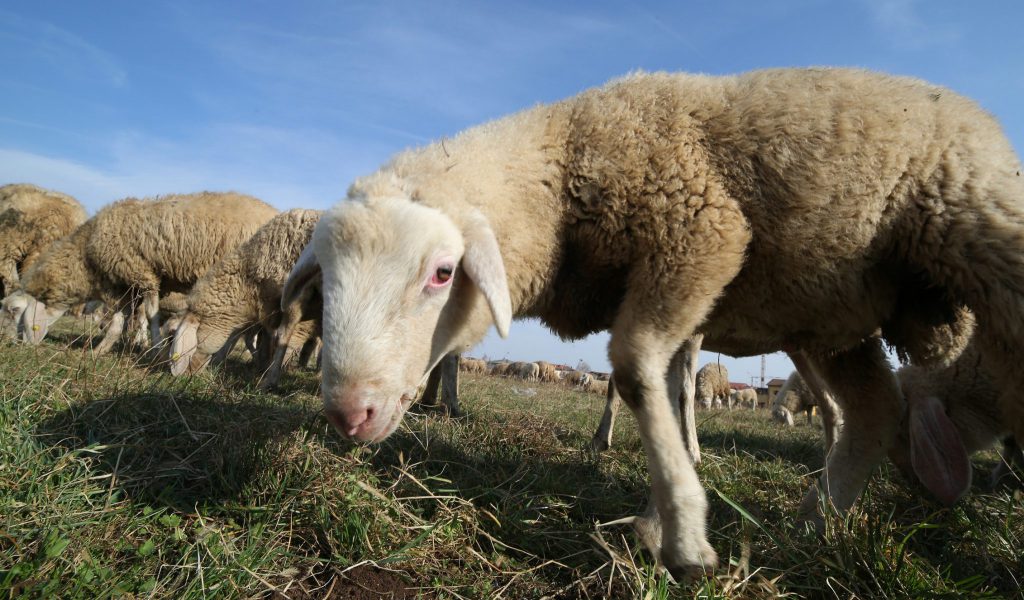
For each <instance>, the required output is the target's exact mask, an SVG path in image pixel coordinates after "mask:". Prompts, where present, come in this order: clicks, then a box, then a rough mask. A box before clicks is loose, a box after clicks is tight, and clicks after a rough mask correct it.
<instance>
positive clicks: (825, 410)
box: [789, 352, 843, 456]
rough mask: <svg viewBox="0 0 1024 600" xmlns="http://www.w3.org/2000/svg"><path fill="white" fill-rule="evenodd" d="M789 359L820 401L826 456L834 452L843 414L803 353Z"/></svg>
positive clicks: (790, 356) (792, 354)
mask: <svg viewBox="0 0 1024 600" xmlns="http://www.w3.org/2000/svg"><path fill="white" fill-rule="evenodd" d="M789 359H790V360H792V361H793V365H794V366H795V367H796V370H797V371H798V372H799V373H800V376H801V377H803V378H804V383H806V384H807V389H809V390H811V393H812V394H813V395H814V398H815V399H816V400H817V401H818V409H819V410H821V423H822V426H823V427H824V429H825V455H826V456H827V455H828V453H829V452H831V451H832V447H833V446H835V443H836V438H837V437H839V429H840V428H841V427H842V426H843V412H842V411H841V410H840V409H839V404H838V403H836V399H835V397H834V396H833V395H832V392H830V391H829V390H828V387H827V385H826V384H825V382H824V381H822V380H821V377H820V376H819V375H818V373H817V371H815V370H814V367H812V366H811V363H810V361H809V360H808V359H807V357H806V356H804V354H803V352H790V353H789Z"/></svg>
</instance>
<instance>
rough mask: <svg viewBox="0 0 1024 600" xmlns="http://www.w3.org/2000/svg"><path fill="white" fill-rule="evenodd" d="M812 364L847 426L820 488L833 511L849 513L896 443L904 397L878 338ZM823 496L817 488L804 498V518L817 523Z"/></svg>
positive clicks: (813, 358)
mask: <svg viewBox="0 0 1024 600" xmlns="http://www.w3.org/2000/svg"><path fill="white" fill-rule="evenodd" d="M807 359H808V362H809V363H810V366H811V368H812V370H813V372H814V373H817V374H818V375H819V376H820V377H821V379H822V380H823V381H824V382H825V384H826V385H827V386H828V388H829V389H830V390H831V391H832V392H834V393H835V395H836V400H837V401H838V403H839V405H840V407H841V409H842V418H843V426H842V427H841V428H839V431H838V436H837V439H836V441H835V445H834V447H833V448H832V451H831V452H829V453H828V456H827V459H826V462H825V470H824V471H823V473H822V475H821V488H822V489H823V490H824V491H825V493H826V495H827V497H828V500H829V502H830V503H831V505H832V506H834V507H835V508H836V509H837V510H839V511H846V510H848V509H849V508H850V507H851V506H853V503H854V502H855V501H856V500H857V497H858V496H859V495H860V493H861V490H862V489H863V488H864V485H865V483H866V482H867V479H868V476H870V474H871V471H873V470H874V468H875V467H876V466H877V465H878V464H879V463H881V462H882V460H883V459H884V458H885V457H886V454H887V453H888V451H889V449H890V448H891V447H892V445H893V443H894V442H895V440H896V433H897V429H898V427H899V421H900V415H901V414H902V413H903V404H904V402H903V396H902V395H901V393H900V389H899V383H898V382H897V380H896V376H895V375H894V374H893V372H892V370H891V369H890V368H889V365H888V362H887V360H886V357H885V352H884V351H883V349H882V343H881V341H880V340H878V339H877V338H871V339H869V340H867V341H865V342H863V343H862V344H861V345H859V346H857V347H856V348H853V349H851V350H846V351H843V352H839V353H837V354H828V355H822V356H808V357H807ZM818 493H819V492H818V487H817V486H814V487H812V488H811V489H810V490H809V491H808V492H807V495H806V496H804V499H803V502H802V504H801V505H800V512H801V515H802V516H805V517H809V518H812V519H814V515H815V510H816V508H817V506H818V501H819V497H818ZM814 520H815V521H817V519H814ZM819 524H820V523H819Z"/></svg>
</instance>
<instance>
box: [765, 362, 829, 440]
mask: <svg viewBox="0 0 1024 600" xmlns="http://www.w3.org/2000/svg"><path fill="white" fill-rule="evenodd" d="M817 405H818V400H817V398H815V397H814V394H813V393H811V390H810V388H808V387H807V384H806V383H804V379H803V377H800V373H798V372H796V371H793V372H792V373H790V374H789V377H788V378H786V383H784V384H782V387H781V388H780V389H779V392H778V393H777V394H775V399H774V400H773V401H772V418H774V419H775V420H776V421H778V422H779V423H782V424H784V425H788V426H789V427H792V426H793V415H794V414H798V413H805V414H806V415H807V424H808V425H810V424H811V422H812V416H813V414H814V407H816V406H817Z"/></svg>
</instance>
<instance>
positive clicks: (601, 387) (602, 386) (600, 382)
mask: <svg viewBox="0 0 1024 600" xmlns="http://www.w3.org/2000/svg"><path fill="white" fill-rule="evenodd" d="M608 385H609V383H608V380H605V379H597V378H594V379H591V381H590V387H589V388H588V389H587V391H588V392H590V393H592V394H601V395H602V396H607V395H608Z"/></svg>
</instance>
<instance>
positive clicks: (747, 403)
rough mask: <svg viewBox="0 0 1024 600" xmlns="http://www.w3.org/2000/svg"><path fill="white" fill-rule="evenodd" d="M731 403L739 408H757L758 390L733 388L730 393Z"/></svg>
mask: <svg viewBox="0 0 1024 600" xmlns="http://www.w3.org/2000/svg"><path fill="white" fill-rule="evenodd" d="M729 403H730V404H731V405H732V406H736V407H739V408H745V407H750V409H751V410H757V390H755V389H754V388H743V389H741V390H733V391H732V392H730V393H729Z"/></svg>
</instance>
